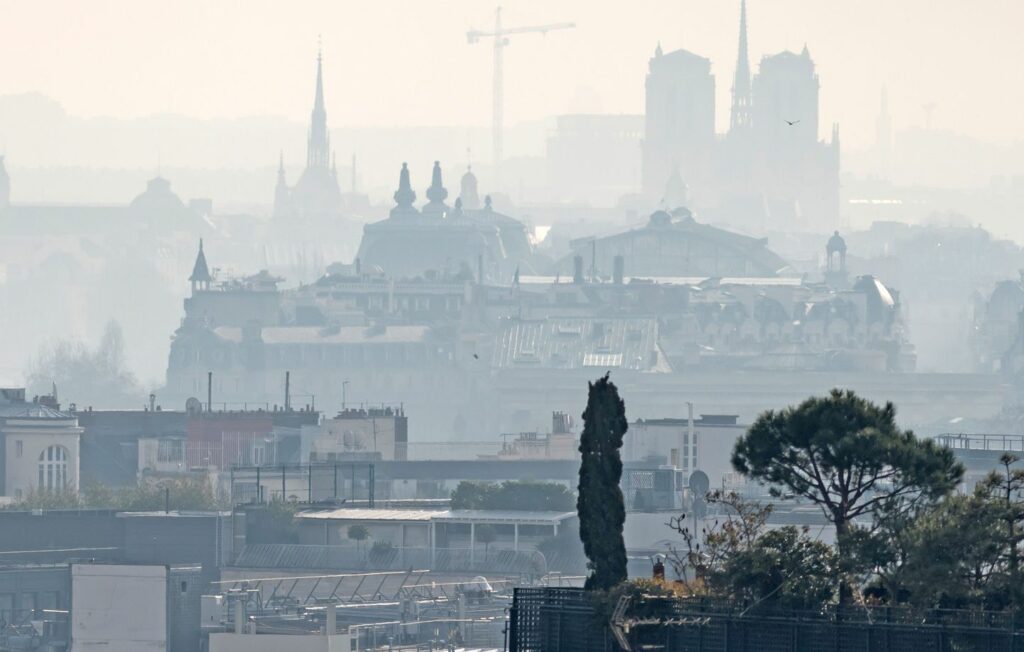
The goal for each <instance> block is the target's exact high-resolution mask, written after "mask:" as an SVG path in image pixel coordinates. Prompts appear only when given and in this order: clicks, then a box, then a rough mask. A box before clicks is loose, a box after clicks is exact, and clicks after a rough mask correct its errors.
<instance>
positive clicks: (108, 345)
mask: <svg viewBox="0 0 1024 652" xmlns="http://www.w3.org/2000/svg"><path fill="white" fill-rule="evenodd" d="M26 376H27V384H28V387H29V388H30V389H31V390H32V391H33V392H37V393H42V392H48V391H50V389H51V388H52V387H53V386H54V385H56V387H57V389H58V390H60V392H61V394H62V395H63V396H64V397H65V398H66V399H67V400H71V401H75V402H77V403H78V404H79V405H95V406H106V407H124V406H126V405H139V404H140V403H142V402H143V401H144V398H145V392H144V391H143V390H142V388H141V387H140V386H139V383H138V381H137V380H136V378H135V375H134V374H133V373H132V372H131V371H130V370H129V369H128V368H127V364H126V362H125V355H124V334H123V333H122V332H121V326H120V325H119V324H118V323H117V322H115V321H111V322H108V323H107V326H106V329H105V330H104V331H103V336H102V337H101V338H100V341H99V344H98V345H97V346H96V348H95V349H90V348H89V347H87V346H85V345H84V344H82V343H81V342H75V341H70V340H61V341H58V342H56V343H54V344H53V345H51V346H48V347H44V348H42V349H41V350H40V352H39V354H38V355H37V356H36V358H35V359H34V360H32V361H31V362H30V364H29V369H28V372H27V374H26Z"/></svg>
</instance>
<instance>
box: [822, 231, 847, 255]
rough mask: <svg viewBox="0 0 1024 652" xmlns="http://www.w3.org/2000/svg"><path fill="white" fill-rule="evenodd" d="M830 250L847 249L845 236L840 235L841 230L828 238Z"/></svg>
mask: <svg viewBox="0 0 1024 652" xmlns="http://www.w3.org/2000/svg"><path fill="white" fill-rule="evenodd" d="M826 249H828V251H830V252H832V251H846V240H844V239H843V236H841V235H839V231H836V232H835V233H833V234H832V237H831V238H829V239H828V245H827V247H826Z"/></svg>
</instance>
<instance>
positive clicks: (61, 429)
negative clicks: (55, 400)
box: [2, 419, 82, 497]
mask: <svg viewBox="0 0 1024 652" xmlns="http://www.w3.org/2000/svg"><path fill="white" fill-rule="evenodd" d="M77 423H78V422H77V420H76V419H68V420H56V422H55V423H53V424H47V423H45V422H44V423H43V424H40V423H39V422H34V423H30V422H23V421H19V420H16V419H11V420H9V421H8V422H7V424H6V425H5V426H4V428H3V431H2V434H3V435H4V436H5V437H4V438H5V447H6V463H5V470H6V480H5V483H4V484H5V486H4V494H5V495H7V496H12V497H17V496H25V495H27V494H28V493H29V492H30V491H32V490H33V489H36V488H37V485H38V484H39V456H40V455H41V454H42V453H43V451H45V450H46V449H47V448H48V447H50V446H63V447H64V448H66V449H67V452H68V469H67V490H68V491H72V492H77V491H78V460H79V454H78V444H79V435H80V434H81V431H82V429H81V428H79V427H78V426H77ZM18 442H21V443H20V445H19V443H18Z"/></svg>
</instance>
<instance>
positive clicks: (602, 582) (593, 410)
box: [576, 374, 629, 591]
mask: <svg viewBox="0 0 1024 652" xmlns="http://www.w3.org/2000/svg"><path fill="white" fill-rule="evenodd" d="M628 427H629V425H628V423H627V422H626V405H625V403H623V402H622V399H620V398H619V390H618V389H617V388H616V387H615V385H614V384H613V383H612V382H611V381H609V380H608V375H607V374H606V375H605V376H604V377H603V378H600V379H598V380H597V381H596V382H593V383H590V393H589V396H588V398H587V409H586V411H585V412H584V413H583V434H582V435H581V436H580V453H582V455H583V458H582V461H581V462H580V484H579V495H578V497H577V499H576V511H577V512H578V513H579V518H580V540H581V541H582V542H583V550H584V552H585V553H586V555H587V559H588V560H589V561H588V563H587V567H588V568H589V569H590V575H589V576H588V577H587V581H586V584H585V585H584V588H586V589H587V590H594V589H600V590H605V591H607V590H608V589H610V588H612V587H614V586H616V585H617V584H619V583H621V582H623V581H625V580H626V544H625V541H624V540H623V538H622V528H623V525H624V524H625V522H626V506H625V501H624V500H623V498H622V490H621V489H620V488H619V481H620V480H621V478H622V457H621V455H620V454H619V449H621V448H622V438H623V436H624V435H625V434H626V430H627V428H628Z"/></svg>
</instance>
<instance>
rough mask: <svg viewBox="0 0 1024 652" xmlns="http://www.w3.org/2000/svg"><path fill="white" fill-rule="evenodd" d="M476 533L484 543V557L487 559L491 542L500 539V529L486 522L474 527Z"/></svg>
mask: <svg viewBox="0 0 1024 652" xmlns="http://www.w3.org/2000/svg"><path fill="white" fill-rule="evenodd" d="M474 535H475V536H476V540H477V541H479V542H480V543H482V544H484V559H486V558H487V554H488V553H489V552H490V549H491V544H492V543H494V542H495V541H497V540H498V531H497V530H495V529H494V526H493V525H488V524H487V523H484V524H482V525H478V526H476V527H475V528H474Z"/></svg>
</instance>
